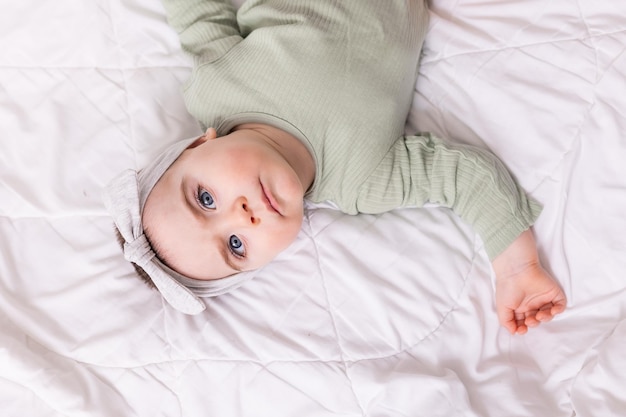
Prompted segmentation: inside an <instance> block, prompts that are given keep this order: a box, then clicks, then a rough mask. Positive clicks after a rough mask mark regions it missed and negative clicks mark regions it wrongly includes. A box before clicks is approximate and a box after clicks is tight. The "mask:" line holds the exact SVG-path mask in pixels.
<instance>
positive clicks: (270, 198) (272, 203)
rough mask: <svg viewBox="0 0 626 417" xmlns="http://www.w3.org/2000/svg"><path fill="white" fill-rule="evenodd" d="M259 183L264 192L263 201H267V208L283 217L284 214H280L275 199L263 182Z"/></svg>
mask: <svg viewBox="0 0 626 417" xmlns="http://www.w3.org/2000/svg"><path fill="white" fill-rule="evenodd" d="M259 183H260V184H261V190H262V191H263V199H264V200H265V204H266V206H268V208H269V209H270V211H274V212H275V213H277V214H278V215H280V216H282V215H283V214H282V213H281V212H280V210H279V208H278V204H277V203H276V200H275V199H274V196H273V195H272V194H271V193H269V192H268V191H267V189H266V188H265V186H264V185H263V183H262V182H260V181H259Z"/></svg>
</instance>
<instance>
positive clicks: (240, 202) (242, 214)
mask: <svg viewBox="0 0 626 417" xmlns="http://www.w3.org/2000/svg"><path fill="white" fill-rule="evenodd" d="M235 211H236V215H237V216H238V217H239V218H240V220H241V221H243V222H244V223H245V224H251V225H257V224H259V223H261V219H260V218H258V217H255V216H254V211H253V210H252V207H250V205H249V204H248V199H247V198H245V197H243V196H242V197H239V198H238V199H237V202H236V203H235Z"/></svg>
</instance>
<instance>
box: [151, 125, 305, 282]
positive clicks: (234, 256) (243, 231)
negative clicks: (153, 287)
mask: <svg viewBox="0 0 626 417" xmlns="http://www.w3.org/2000/svg"><path fill="white" fill-rule="evenodd" d="M304 191H305V190H304V189H303V186H302V184H301V182H300V180H299V179H298V176H297V175H296V173H295V171H294V170H293V168H292V167H291V166H290V165H289V164H288V163H287V162H286V161H285V159H284V158H282V156H281V155H280V154H279V153H278V152H277V151H276V150H275V149H274V147H272V146H271V145H270V144H268V143H266V142H264V141H262V140H258V139H257V138H255V137H254V133H250V132H248V131H235V132H233V133H231V134H229V135H227V136H224V137H220V138H214V134H212V135H211V137H208V136H206V137H202V138H200V139H199V140H198V141H196V142H195V143H194V144H193V145H192V146H191V147H190V148H188V149H187V150H185V151H184V152H183V153H182V154H181V156H180V157H179V158H178V159H177V160H176V161H175V162H174V163H173V164H172V166H171V167H170V168H169V169H168V170H167V171H166V172H165V174H163V176H162V177H161V179H160V180H159V181H158V182H157V184H156V185H155V186H154V188H153V189H152V191H151V192H150V194H149V196H148V199H147V200H146V203H145V206H144V210H143V214H142V222H143V226H144V230H145V233H146V236H147V237H148V239H149V240H150V242H151V244H152V246H153V248H154V249H155V251H156V252H157V254H158V255H159V257H160V258H161V260H162V261H164V262H165V263H166V264H167V265H168V266H169V267H170V268H172V269H174V270H176V271H178V272H179V273H181V274H183V275H186V276H188V277H190V278H195V279H201V280H208V279H217V278H223V277H226V276H228V275H232V274H234V273H237V272H239V271H246V270H252V269H256V268H259V267H261V266H263V265H265V264H267V263H268V262H270V261H271V260H272V259H273V258H274V257H275V256H276V255H277V254H278V253H279V252H281V251H282V250H283V249H285V248H286V247H287V246H288V245H289V244H290V243H291V242H292V241H293V240H294V239H295V237H296V235H297V234H298V231H299V230H300V226H301V224H302V214H303V198H304Z"/></svg>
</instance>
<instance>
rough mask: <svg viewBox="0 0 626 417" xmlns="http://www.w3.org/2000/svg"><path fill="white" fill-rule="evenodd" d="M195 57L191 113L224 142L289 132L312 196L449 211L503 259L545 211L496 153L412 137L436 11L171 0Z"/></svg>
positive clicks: (293, 1)
mask: <svg viewBox="0 0 626 417" xmlns="http://www.w3.org/2000/svg"><path fill="white" fill-rule="evenodd" d="M164 2H165V6H166V9H167V12H168V19H169V22H170V24H171V25H172V26H173V27H174V28H175V29H176V30H177V31H178V33H179V35H180V39H181V44H182V46H183V48H184V50H185V51H187V52H188V53H190V54H191V55H192V56H193V57H194V59H195V66H194V70H193V74H192V77H191V79H190V80H189V82H188V83H187V84H186V85H185V90H184V96H185V101H186V104H187V107H188V109H189V111H190V113H191V114H192V115H193V116H195V117H196V118H197V119H198V120H199V121H200V122H201V123H202V124H203V125H204V126H205V127H207V126H212V127H215V128H216V129H217V131H218V134H220V135H223V134H226V133H228V132H229V131H230V130H231V129H232V128H233V127H235V126H236V125H238V124H241V123H247V122H260V123H267V124H270V125H274V126H276V127H279V128H282V129H285V130H287V131H289V132H290V133H292V134H294V135H295V136H297V137H298V138H299V139H300V140H302V141H303V142H304V143H305V144H306V145H307V146H308V147H309V149H310V151H311V152H312V154H313V155H314V158H315V162H316V177H315V182H314V185H313V187H312V188H311V190H309V192H308V194H307V198H309V199H311V200H312V201H324V200H332V201H333V202H334V203H336V204H337V205H338V206H339V208H340V209H341V210H343V211H344V212H346V213H349V214H356V213H359V212H361V213H380V212H383V211H388V210H391V209H394V208H398V207H403V206H407V205H416V206H420V205H423V204H424V203H425V202H435V203H440V204H443V205H445V206H448V207H451V208H452V209H453V210H454V211H455V212H456V213H457V214H458V215H459V216H461V217H462V218H463V219H464V220H466V221H467V222H469V223H470V224H472V225H473V226H474V227H475V228H476V230H477V232H478V233H479V234H480V235H481V237H482V239H483V241H484V242H485V245H486V250H487V253H488V255H489V256H490V257H491V258H492V259H493V258H494V257H495V256H496V255H497V254H499V253H500V252H501V251H502V250H503V249H504V248H506V247H507V246H508V245H509V244H510V243H511V242H512V241H513V240H514V239H515V238H516V237H517V236H518V235H519V234H520V233H521V232H522V231H523V230H525V229H527V228H528V227H529V226H530V225H531V224H532V222H533V221H534V220H535V218H536V217H537V216H538V214H539V212H540V210H541V209H540V207H539V205H538V204H537V203H535V202H533V201H531V200H529V199H528V198H527V197H526V195H525V194H524V193H523V191H522V190H520V189H519V187H518V186H517V185H516V184H515V182H514V181H513V180H512V178H511V177H510V175H509V174H508V172H507V171H506V169H505V168H504V167H503V166H502V164H501V163H499V162H498V161H497V160H496V159H495V158H494V157H493V156H492V155H491V154H489V153H488V152H485V151H483V150H480V149H477V148H470V147H460V146H449V145H445V144H444V143H443V142H441V141H439V140H437V139H435V138H432V137H430V136H429V135H426V136H410V137H404V136H403V130H404V125H405V121H406V117H407V114H408V111H409V108H410V105H411V100H412V98H413V89H414V85H415V81H416V76H417V65H418V60H419V54H420V50H421V45H422V42H423V39H424V36H425V34H426V29H427V26H428V24H427V19H428V11H427V8H426V2H425V1H417V0H410V1H405V0H358V1H356V0H355V1H330V0H311V1H302V0H256V1H251V0H249V1H248V2H246V3H245V4H244V5H243V6H242V7H241V8H240V9H239V11H236V10H235V9H234V8H233V6H232V4H231V0H222V1H210V0H165V1H164Z"/></svg>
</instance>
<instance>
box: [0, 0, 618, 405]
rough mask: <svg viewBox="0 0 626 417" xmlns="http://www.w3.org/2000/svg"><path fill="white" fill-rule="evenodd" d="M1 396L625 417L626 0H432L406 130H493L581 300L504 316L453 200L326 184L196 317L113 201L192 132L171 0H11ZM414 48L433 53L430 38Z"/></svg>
mask: <svg viewBox="0 0 626 417" xmlns="http://www.w3.org/2000/svg"><path fill="white" fill-rule="evenodd" d="M0 5H1V10H2V13H0V51H1V53H0V126H1V131H2V134H1V139H0V248H1V254H0V311H1V314H0V414H1V415H2V416H7V417H12V416H36V417H39V416H41V417H59V416H71V417H79V416H90V417H93V416H168V417H169V416H172V417H175V416H185V417H193V416H206V415H210V416H335V415H341V416H355V417H356V416H368V417H379V416H381V417H382V416H411V417H415V416H430V417H432V416H442V417H443V416H492V417H501V416H551V417H571V416H582V417H590V416H602V417H605V416H624V415H626V390H625V389H624V387H625V386H626V376H625V375H626V358H625V354H624V346H626V324H625V318H626V277H625V275H624V274H625V272H624V271H626V256H625V251H626V238H625V237H624V236H626V216H624V214H623V212H624V210H625V209H626V175H625V174H626V168H624V163H625V162H624V161H626V139H625V137H626V103H625V99H624V94H625V91H626V82H625V80H626V54H625V53H624V51H625V48H626V46H625V45H626V3H625V2H619V1H615V0H595V1H592V0H579V1H566V0H554V1H540V0H529V1H519V0H504V1H499V2H484V1H479V0H466V1H463V2H458V1H440V0H433V1H432V2H431V3H430V5H431V22H430V28H429V32H428V37H427V40H426V44H425V46H424V50H423V55H422V59H421V69H420V76H419V79H418V82H417V85H416V89H415V96H414V97H415V98H414V102H413V106H412V109H411V113H410V115H409V119H408V122H407V131H408V132H414V131H432V132H435V133H436V134H438V135H439V136H441V137H444V138H446V139H447V140H449V141H451V142H461V143H470V144H474V145H478V146H485V147H488V148H490V149H491V150H492V151H493V152H494V153H496V154H497V155H498V156H499V157H500V158H501V159H502V160H503V161H504V162H505V164H506V165H507V166H508V167H509V168H510V170H511V172H512V173H513V174H514V175H515V177H516V178H517V179H518V181H519V182H520V183H521V184H522V185H523V187H524V188H525V189H526V190H527V191H528V192H529V193H530V194H531V195H532V196H534V197H535V198H537V199H538V200H539V201H540V202H541V203H543V204H544V212H543V214H542V215H541V217H540V218H539V220H538V222H537V224H536V226H535V234H536V237H537V241H538V245H539V249H540V254H541V257H542V259H543V261H544V264H545V265H546V267H547V268H548V269H549V270H550V271H551V272H552V273H553V274H554V275H555V276H556V277H557V279H558V280H559V282H560V283H561V285H562V286H563V288H564V290H565V292H566V294H567V297H568V303H569V306H568V309H567V311H566V312H565V313H563V314H562V315H560V316H559V317H558V318H557V319H555V320H554V321H553V322H551V323H549V324H546V325H542V326H541V327H540V328H537V329H533V330H532V331H531V332H529V333H528V334H527V335H525V336H510V335H509V334H507V332H506V331H505V330H504V329H502V328H501V327H500V326H499V325H498V323H497V318H496V315H495V307H494V299H493V274H492V271H491V269H490V264H489V261H488V259H487V257H486V255H485V253H484V251H483V249H482V242H481V241H480V238H479V237H478V236H476V234H475V233H474V232H473V230H471V228H470V227H468V226H467V225H465V224H464V223H463V222H462V221H460V220H459V219H458V218H456V217H455V216H454V215H453V214H452V213H450V212H449V211H448V210H446V209H443V208H438V207H427V208H423V209H403V210H396V211H393V212H390V213H386V214H384V215H378V216H373V215H360V216H347V215H343V214H341V213H339V212H337V211H336V210H334V209H333V208H332V205H330V204H317V205H312V204H309V205H307V207H306V215H305V221H304V224H303V228H302V231H301V232H300V235H299V236H298V239H297V240H296V242H295V243H294V244H293V245H292V246H291V247H290V248H289V249H288V250H287V251H286V252H285V253H284V254H281V255H280V256H279V258H278V259H276V261H275V262H273V263H272V264H270V265H269V266H268V267H266V268H265V269H263V271H261V272H260V273H259V275H258V276H257V277H255V279H254V280H253V281H251V282H250V283H248V284H246V285H245V286H244V287H242V288H241V289H239V290H237V291H235V292H233V293H232V294H228V295H224V296H220V297H218V298H215V299H211V300H210V301H209V302H208V309H207V311H206V312H204V313H203V314H202V315H199V316H186V315H184V314H181V313H178V312H176V311H174V310H173V309H171V308H170V307H169V306H168V305H167V304H166V303H164V301H163V300H162V299H161V297H160V296H159V295H158V294H157V293H156V292H155V291H153V290H152V289H150V288H148V286H146V285H145V284H144V283H143V282H142V281H141V280H140V279H139V278H138V277H137V275H136V273H135V271H134V269H133V268H132V266H131V265H129V264H127V263H126V262H125V261H124V258H123V256H122V253H121V250H120V247H119V245H118V244H117V242H116V239H115V236H114V229H113V224H112V221H111V219H110V218H109V217H108V216H107V214H106V212H105V210H104V208H103V205H102V202H101V198H100V193H101V190H102V187H103V186H104V185H105V184H106V183H107V182H108V181H109V180H110V179H111V178H113V177H114V176H115V175H116V174H117V173H118V172H119V171H121V170H123V169H125V168H129V167H131V168H138V167H141V166H143V165H144V164H145V163H146V162H147V161H148V160H150V158H151V157H153V156H154V155H155V154H156V153H158V151H159V149H161V148H163V147H164V146H165V145H167V144H168V143H170V142H171V141H173V140H176V139H180V138H185V137H189V136H192V135H194V134H197V133H199V132H200V129H199V127H198V126H197V124H196V123H195V122H194V121H193V120H192V118H191V117H190V116H189V115H188V114H187V112H186V110H185V108H184V104H183V102H182V97H181V93H180V88H181V85H182V83H183V82H184V81H185V80H186V78H187V77H188V76H189V72H190V61H189V59H188V58H187V57H186V56H185V55H184V54H183V53H182V51H181V50H180V48H179V46H178V39H177V35H176V33H174V31H173V30H172V29H170V28H169V26H168V25H167V23H166V20H165V17H164V10H163V7H162V5H161V4H160V3H159V2H158V1H148V0H92V1H89V2H87V1H82V2H80V1H73V0H58V1H55V2H51V1H49V2H42V1H35V0H23V1H20V2H10V1H7V0H0ZM416 53H417V51H416Z"/></svg>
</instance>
